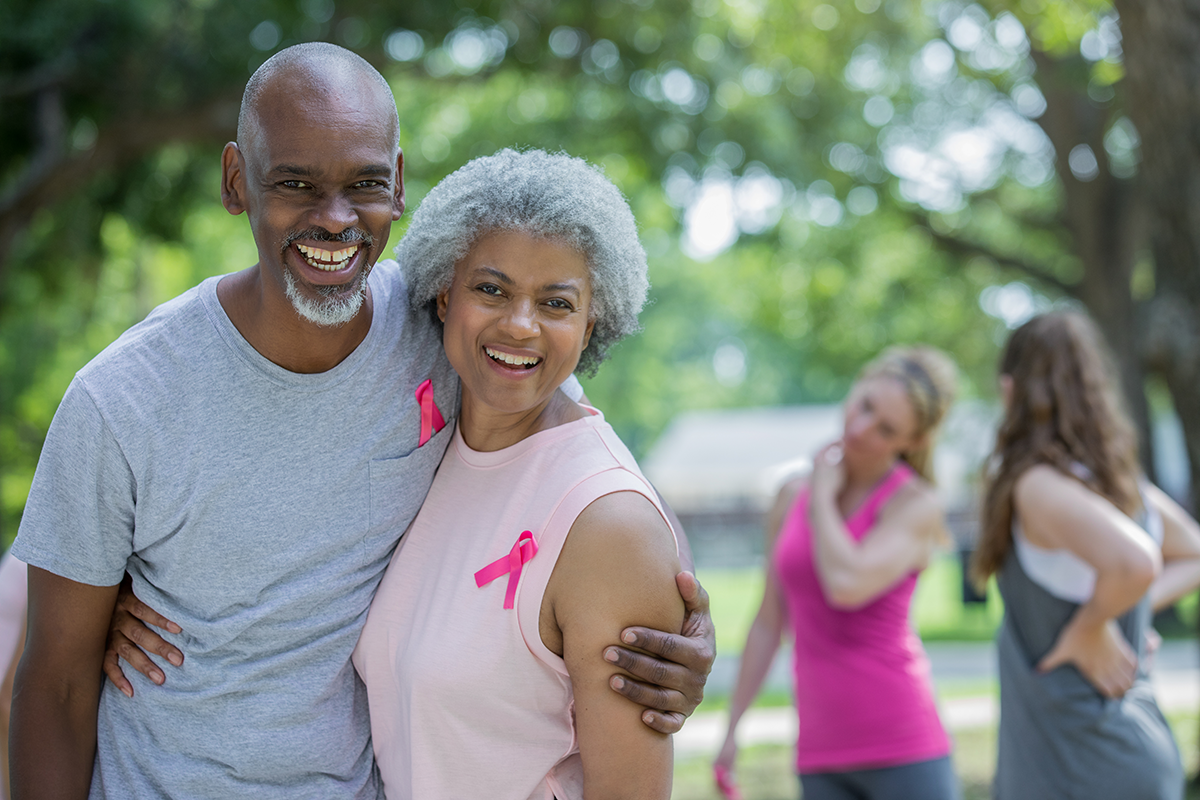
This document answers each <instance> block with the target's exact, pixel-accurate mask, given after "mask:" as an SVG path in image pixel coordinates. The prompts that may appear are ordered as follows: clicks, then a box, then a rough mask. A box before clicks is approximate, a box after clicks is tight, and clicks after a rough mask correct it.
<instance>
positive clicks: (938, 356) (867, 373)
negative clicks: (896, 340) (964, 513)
mask: <svg viewBox="0 0 1200 800" xmlns="http://www.w3.org/2000/svg"><path fill="white" fill-rule="evenodd" d="M881 377H883V378H891V379H893V380H896V381H899V382H900V383H901V385H902V386H904V391H905V394H907V395H908V401H909V402H910V403H912V407H913V412H914V413H915V415H916V417H917V430H916V432H915V433H914V434H913V435H914V436H916V437H918V438H921V440H922V443H921V446H920V447H917V448H914V449H913V450H909V451H907V452H904V453H901V455H900V457H901V458H903V459H904V460H905V461H906V462H908V465H909V466H910V467H912V468H913V471H915V472H916V473H917V474H918V475H920V476H921V477H922V478H924V479H925V480H927V481H929V482H930V483H933V482H934V481H933V445H934V441H935V440H936V438H937V428H938V426H939V425H941V424H942V420H943V419H945V417H946V411H948V410H949V408H950V406H951V405H952V404H953V403H954V395H955V390H956V389H957V386H958V370H957V369H956V368H955V366H954V362H953V361H952V360H951V359H950V357H949V356H948V355H946V354H945V353H943V352H942V351H941V350H938V349H937V348H936V347H930V346H928V345H914V346H911V347H889V348H888V349H887V350H884V351H883V353H882V354H880V355H879V357H877V358H876V359H875V360H874V361H872V362H871V363H869V364H867V365H866V366H865V367H863V370H862V372H861V373H860V374H859V376H858V379H859V380H860V381H861V380H866V379H868V378H881Z"/></svg>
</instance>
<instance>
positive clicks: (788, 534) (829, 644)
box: [773, 462, 950, 773]
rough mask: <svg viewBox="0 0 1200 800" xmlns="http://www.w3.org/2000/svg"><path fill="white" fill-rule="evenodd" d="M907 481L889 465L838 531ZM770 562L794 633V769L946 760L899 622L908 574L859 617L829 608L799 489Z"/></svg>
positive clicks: (870, 515) (866, 516)
mask: <svg viewBox="0 0 1200 800" xmlns="http://www.w3.org/2000/svg"><path fill="white" fill-rule="evenodd" d="M912 476H913V472H912V470H911V468H909V466H908V465H907V464H904V463H903V462H900V463H898V464H897V465H896V467H895V468H894V469H892V471H891V472H890V473H889V474H888V476H887V477H886V478H884V480H883V482H882V483H880V485H879V486H878V487H877V488H876V489H875V490H874V491H873V492H872V493H871V494H870V495H869V496H868V497H867V499H866V500H865V501H864V502H863V504H862V505H861V506H859V508H858V509H857V510H856V511H855V512H854V513H853V514H851V515H850V518H849V519H847V520H846V527H847V528H848V529H849V531H850V535H851V536H852V537H853V538H854V540H855V541H859V540H861V539H862V538H863V536H865V535H866V533H867V532H868V531H869V530H870V529H871V528H872V527H873V526H874V524H875V522H876V520H877V519H878V518H879V512H880V509H881V508H882V507H883V505H884V503H886V502H887V500H888V499H889V498H890V497H891V496H892V495H893V494H895V492H896V490H897V489H899V488H900V487H901V486H903V485H904V484H905V483H906V482H907V481H908V480H909V479H910V478H912ZM773 561H774V565H775V569H776V571H777V574H778V576H779V580H780V585H781V586H782V588H783V594H784V599H785V602H786V603H787V610H788V616H789V618H790V620H791V624H792V629H793V631H792V632H793V634H794V635H795V657H794V662H793V667H794V671H795V680H796V685H795V692H796V709H797V713H798V714H799V717H800V735H799V739H798V741H797V745H796V768H797V770H798V771H800V772H803V773H812V772H830V771H842V770H849V769H870V768H874V767H888V766H897V765H901V764H911V763H915V762H918V761H925V760H928V759H932V758H940V757H942V756H945V755H947V754H948V753H949V752H950V741H949V739H948V738H947V736H946V732H945V730H944V729H943V728H942V723H941V720H939V719H938V714H937V707H936V705H935V703H934V699H933V687H932V683H931V681H930V676H929V661H928V659H927V658H926V657H925V651H924V650H923V649H922V647H921V641H920V639H919V638H918V637H917V634H916V632H915V631H914V630H913V629H912V626H911V625H910V623H909V617H908V610H909V604H910V602H911V600H912V593H913V589H914V587H915V586H916V583H917V573H916V572H913V573H911V574H909V575H906V576H905V577H904V578H902V579H901V580H900V582H899V583H897V584H896V585H895V586H894V587H892V588H891V589H889V590H887V591H886V592H884V593H883V594H882V595H880V596H879V597H878V598H876V599H875V600H874V601H872V602H871V603H870V604H868V605H866V606H864V607H862V608H860V609H857V610H854V611H841V610H838V609H836V608H834V607H833V606H831V605H829V603H828V602H826V600H825V595H824V594H823V592H822V591H821V584H820V582H819V581H818V579H817V574H816V571H815V564H814V563H813V545H812V529H811V527H810V525H809V521H808V490H807V489H804V490H803V491H801V492H800V494H799V496H798V497H797V498H796V502H795V503H794V504H793V505H792V509H791V511H790V512H789V513H788V516H787V519H786V521H785V522H784V524H783V529H782V530H781V532H780V535H779V540H778V542H777V543H776V546H775V554H774V559H773Z"/></svg>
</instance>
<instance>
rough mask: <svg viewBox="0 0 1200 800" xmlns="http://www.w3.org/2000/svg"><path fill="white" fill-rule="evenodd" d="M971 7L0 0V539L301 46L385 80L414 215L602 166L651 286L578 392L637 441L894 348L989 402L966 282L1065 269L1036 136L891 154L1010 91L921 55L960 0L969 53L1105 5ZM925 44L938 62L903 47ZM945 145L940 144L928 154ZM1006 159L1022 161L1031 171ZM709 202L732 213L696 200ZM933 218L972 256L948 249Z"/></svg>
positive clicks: (1065, 42) (1072, 29)
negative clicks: (252, 97) (240, 124)
mask: <svg viewBox="0 0 1200 800" xmlns="http://www.w3.org/2000/svg"><path fill="white" fill-rule="evenodd" d="M987 9H988V11H987V13H984V12H983V11H982V10H981V8H980V7H979V6H975V5H967V4H965V3H960V2H956V1H954V0H949V1H947V2H921V1H920V0H882V2H881V0H856V2H854V3H850V2H836V3H832V2H820V0H740V1H738V2H733V1H732V0H599V2H586V3H585V2H574V1H572V2H560V3H548V2H543V1H542V0H528V1H527V2H511V1H507V0H469V1H468V0H463V1H462V2H459V3H457V4H454V3H447V2H434V1H433V0H417V1H415V2H406V3H389V4H378V3H374V2H367V0H339V2H336V3H335V2H333V0H299V2H292V1H285V0H273V1H272V0H238V1H237V2H235V1H234V0H172V1H171V2H156V1H152V0H132V1H122V2H117V0H13V2H8V3H5V4H3V5H2V6H0V86H3V87H4V91H3V92H0V97H2V98H3V100H2V101H0V102H3V103H4V106H3V109H4V113H0V375H2V376H3V381H2V384H0V502H2V504H3V505H2V515H0V542H6V541H8V540H10V539H11V537H12V536H13V535H14V533H15V524H16V521H17V519H18V516H19V513H20V508H21V506H22V504H23V498H24V493H25V491H26V490H27V487H28V483H29V480H30V477H31V475H32V471H33V466H34V464H35V462H36V456H37V451H38V448H39V446H40V443H41V440H42V438H43V437H44V434H45V430H46V427H47V425H48V420H49V418H50V415H51V413H52V410H53V408H54V407H55V404H56V402H57V399H58V398H59V397H60V396H61V393H62V391H63V389H64V388H65V385H66V383H67V381H68V380H69V379H70V376H71V374H73V372H74V370H76V369H77V368H78V367H79V366H81V365H82V364H83V363H84V362H85V361H86V360H87V359H88V358H89V357H90V356H91V355H93V354H94V353H95V352H97V351H98V350H99V349H101V348H102V347H103V346H104V345H106V344H107V343H108V342H109V341H111V340H112V339H113V338H114V337H115V336H116V335H117V333H118V332H119V331H120V330H122V329H123V328H125V327H127V326H128V325H129V324H132V323H133V322H135V321H136V320H138V319H140V318H141V317H142V316H144V314H145V313H146V311H147V310H148V309H150V308H151V307H153V305H154V304H156V303H158V302H161V301H162V300H164V299H166V298H167V297H170V296H171V295H173V294H175V293H177V292H179V291H180V290H182V289H183V288H184V287H186V286H188V285H191V284H193V283H195V282H196V281H198V280H199V279H201V278H202V277H204V276H206V275H210V274H216V273H220V272H226V271H232V270H236V269H240V268H243V267H245V266H248V265H249V264H251V263H253V260H254V257H255V256H254V251H253V246H252V243H251V242H250V241H249V236H248V233H247V231H246V228H245V224H244V222H242V221H241V220H235V219H231V218H229V217H228V216H227V215H225V214H224V212H223V211H222V210H221V209H220V207H219V205H218V196H217V191H216V190H217V187H218V181H219V176H218V172H217V169H216V167H217V162H218V154H219V151H220V147H221V145H222V143H223V142H224V141H226V140H228V139H229V138H232V136H233V135H234V125H235V122H236V109H237V104H238V100H239V98H240V93H241V89H242V86H243V85H244V83H245V80H246V78H247V77H248V76H249V74H250V72H251V71H252V70H253V69H254V68H255V67H257V66H258V65H259V64H260V63H261V62H262V61H263V60H264V59H265V58H266V57H268V56H269V55H270V53H272V52H275V51H276V50H278V49H279V48H281V47H284V46H287V45H289V44H292V43H294V42H298V41H305V40H313V39H324V40H328V41H334V42H338V43H341V44H344V45H346V46H348V47H351V48H352V49H354V50H356V51H357V52H360V53H362V54H363V55H364V56H365V57H367V58H368V59H369V60H371V61H372V62H373V63H375V64H376V65H378V66H379V67H380V69H381V71H382V72H383V73H384V74H385V76H386V77H387V78H388V79H389V80H390V81H391V82H392V85H393V87H394V88H395V93H396V99H397V105H398V108H399V112H400V117H401V142H402V146H403V147H404V151H405V155H406V183H407V188H408V200H409V206H410V207H415V206H416V205H417V204H418V203H419V202H420V199H421V198H422V197H423V196H424V194H425V193H426V192H427V191H428V189H429V187H430V186H432V185H433V184H434V183H435V182H436V181H437V180H439V179H440V178H441V177H442V176H444V175H445V174H446V173H448V172H449V171H451V170H452V169H454V168H455V167H457V166H458V165H460V164H462V163H463V162H465V161H466V160H467V159H469V158H471V157H474V156H478V155H481V154H485V153H490V152H493V151H494V150H495V149H496V148H499V147H503V146H522V147H525V146H527V147H544V148H548V149H553V150H558V149H562V150H566V151H568V152H571V153H573V154H577V155H581V156H584V157H586V158H588V159H590V160H592V161H594V162H596V163H599V164H602V165H603V166H604V168H605V169H606V171H607V173H608V174H609V175H610V177H612V178H613V180H614V181H615V182H616V183H617V184H618V185H619V186H620V187H621V189H622V190H623V191H624V192H625V194H626V196H627V197H628V198H629V200H630V203H631V205H632V206H633V208H634V211H635V214H636V215H637V218H638V220H639V222H640V225H641V230H642V239H643V243H644V244H645V246H646V247H647V250H648V252H649V254H650V261H651V270H652V273H651V280H652V284H653V289H652V305H651V306H649V307H648V309H647V310H646V311H645V312H644V315H643V324H644V328H645V331H644V333H643V334H642V335H640V336H639V337H636V338H634V339H632V340H630V341H628V342H625V343H622V344H621V345H620V346H618V348H617V349H616V350H615V352H614V357H613V359H612V361H611V362H610V363H609V364H606V365H605V366H604V367H603V368H602V369H601V371H600V374H599V375H598V376H597V377H596V378H595V379H594V380H591V381H589V382H588V384H587V387H586V389H587V392H588V394H589V397H591V399H592V400H593V401H594V402H596V403H597V405H599V406H600V407H602V408H604V409H605V412H606V414H607V415H608V417H609V418H610V419H611V420H612V421H613V422H614V424H615V425H616V426H617V428H618V430H619V431H620V432H621V433H622V435H623V436H625V437H626V439H627V441H628V442H629V443H630V445H631V447H632V449H633V450H634V451H635V453H642V452H644V451H645V449H646V448H647V447H649V446H650V444H652V442H653V441H654V439H655V437H656V436H657V435H658V433H659V432H660V431H661V430H662V429H663V427H664V426H665V425H666V424H667V423H668V422H669V420H670V419H671V418H672V417H673V416H674V415H675V414H676V413H678V411H680V410H681V409H684V408H697V407H733V406H743V405H772V404H779V403H800V402H812V401H820V402H826V401H830V400H835V399H837V398H838V397H840V396H841V395H842V394H843V393H844V392H845V390H846V388H847V387H848V385H849V383H850V381H851V380H852V378H853V376H854V374H855V372H856V371H857V369H858V368H859V367H860V366H861V365H862V364H863V363H864V362H865V361H866V360H867V359H868V358H870V357H871V356H873V355H874V354H875V353H876V352H877V351H878V350H879V349H881V348H882V347H884V346H886V345H888V344H891V343H901V342H912V341H918V340H919V341H928V342H931V343H933V344H935V345H939V346H941V347H943V348H944V349H946V350H948V351H950V352H951V353H953V354H954V355H955V357H956V358H957V359H958V361H959V362H960V365H961V366H962V367H963V370H964V376H965V383H966V386H965V389H966V393H967V394H968V395H969V394H979V393H988V392H990V391H991V385H992V376H991V369H992V364H993V362H994V353H995V347H996V338H997V337H998V336H999V335H1000V334H1001V333H1002V332H1003V330H1004V329H1003V326H1002V325H1001V324H1000V323H998V322H997V321H995V320H993V319H992V318H991V317H988V316H987V315H986V314H984V313H983V311H982V310H981V309H980V305H979V301H978V298H979V296H980V293H981V291H982V290H983V289H985V288H986V287H988V286H990V285H993V284H996V283H1004V282H1007V281H1011V280H1013V278H1014V277H1015V276H1016V274H1015V273H1014V272H1013V271H1012V269H1011V266H1008V265H1007V262H1006V261H1005V259H1006V258H1007V259H1009V261H1012V260H1020V261H1028V262H1033V263H1036V264H1038V265H1039V267H1040V268H1041V269H1043V270H1044V271H1045V272H1046V273H1047V274H1050V275H1053V276H1054V277H1056V278H1057V279H1059V280H1062V281H1070V280H1072V278H1073V276H1074V275H1076V274H1077V273H1078V264H1077V261H1076V260H1074V259H1073V257H1072V256H1071V255H1070V243H1069V241H1066V240H1065V237H1064V236H1063V235H1062V232H1061V227H1060V226H1059V223H1058V221H1057V218H1056V214H1057V209H1058V205H1059V198H1058V195H1057V193H1056V190H1055V186H1054V184H1053V182H1052V181H1051V180H1050V178H1052V173H1051V172H1050V171H1049V167H1047V166H1046V164H1048V163H1050V162H1049V161H1048V157H1047V155H1046V154H1045V153H1044V152H1039V153H1032V154H1031V153H1030V152H1025V151H1021V150H1020V148H1017V147H1015V146H1012V145H1004V146H1003V147H1002V148H1001V152H1000V155H999V156H998V157H997V160H996V163H995V165H994V166H993V168H992V170H991V173H989V174H988V175H986V176H984V177H983V178H980V179H979V180H977V181H976V182H975V183H971V182H969V181H967V182H964V181H963V180H962V179H961V178H960V177H955V176H953V175H951V176H950V177H948V178H947V179H946V181H944V182H943V183H944V186H943V189H944V191H943V192H942V194H941V195H939V198H940V199H936V201H935V200H931V199H930V196H928V191H927V189H922V188H921V186H920V180H918V179H917V178H914V177H913V176H912V175H909V174H907V173H905V172H904V171H903V170H901V169H899V168H898V167H897V166H896V165H895V163H893V161H894V155H895V153H896V152H898V151H899V150H900V149H903V147H908V148H909V150H910V151H920V152H925V153H934V154H935V155H936V152H935V151H937V150H938V148H939V147H940V140H941V137H943V136H944V135H945V133H946V131H947V130H952V129H953V130H958V129H964V130H965V129H969V128H971V127H972V126H977V125H980V124H983V123H982V122H981V121H983V120H986V119H987V118H988V114H990V113H994V111H995V109H996V108H997V107H998V105H997V104H999V105H1004V104H1006V103H1007V104H1009V105H1011V101H1010V99H1009V95H1010V93H1013V92H1015V91H1017V89H1018V87H1021V86H1025V85H1028V84H1029V83H1030V74H1031V69H1032V67H1031V64H1030V62H1029V60H1028V59H1027V58H1026V57H1025V56H1024V54H1023V52H1021V51H1020V46H1019V45H1016V46H1015V47H1016V49H1015V50H1014V51H1013V53H1015V55H1014V54H1013V53H1009V54H1008V55H1007V56H1005V57H1004V58H1001V59H999V60H993V61H988V60H987V59H983V58H982V57H980V56H979V52H981V51H969V50H966V49H961V50H960V49H955V48H952V47H950V46H949V45H947V43H946V39H947V37H949V38H950V39H951V40H953V39H954V37H953V36H950V34H949V33H948V31H949V30H951V29H952V27H953V25H954V24H955V22H956V21H957V20H959V19H961V18H969V19H970V20H974V21H975V23H974V24H977V25H978V26H980V29H981V30H983V31H984V32H985V37H984V38H985V39H986V41H987V42H992V41H993V40H994V39H995V38H996V36H997V35H998V34H997V33H996V31H997V30H998V28H997V25H998V24H999V23H998V22H997V20H999V19H1000V18H1001V17H1002V16H1003V15H1004V14H1006V13H1007V14H1010V15H1011V14H1015V15H1016V18H1019V19H1020V20H1021V21H1022V22H1023V23H1025V28H1026V29H1028V30H1030V31H1032V33H1031V34H1030V35H1031V36H1032V37H1033V38H1035V39H1036V40H1037V41H1038V42H1039V43H1041V44H1042V45H1043V46H1045V47H1047V48H1051V47H1059V44H1060V43H1061V47H1062V48H1068V46H1074V47H1076V49H1077V48H1078V42H1079V39H1080V37H1082V36H1083V34H1084V33H1086V32H1087V31H1088V30H1091V29H1093V28H1095V27H1096V26H1097V25H1098V24H1100V21H1102V20H1103V19H1105V18H1106V15H1108V14H1109V13H1110V12H1109V6H1108V5H1107V4H1106V3H1100V2H1098V1H1097V2H1094V1H1093V0H1053V1H1051V0H1021V2H1019V3H1018V2H1012V3H1007V2H1000V1H999V0H996V1H995V2H990V3H988V4H987ZM981 15H982V16H981ZM1089 26H1090V27H1089ZM1008 30H1009V31H1010V33H1011V26H1010V28H1009V29H1008ZM1021 35H1022V36H1023V35H1024V34H1021ZM987 37H992V38H990V39H988V38H987ZM1072 43H1074V44H1072ZM931 46H932V47H933V48H934V49H933V50H930V49H929V48H930V47H931ZM989 46H991V45H989ZM993 49H994V48H993ZM1068 49H1069V48H1068ZM947 52H948V53H949V55H950V62H949V64H948V66H947V69H946V71H943V72H936V71H933V72H931V71H930V69H929V68H928V67H927V66H922V65H923V64H925V63H926V62H927V61H929V58H930V53H933V55H934V56H938V55H939V54H942V55H944V54H945V53H947ZM1064 52H1065V50H1064ZM934 61H936V58H935V59H934ZM931 63H932V62H931ZM1113 63H1116V62H1112V61H1102V62H1099V63H1098V64H1097V65H1095V66H1094V69H1093V72H1094V75H1095V76H1098V77H1096V79H1097V80H1100V78H1101V77H1103V79H1104V80H1105V81H1109V82H1111V81H1113V80H1116V78H1115V77H1114V75H1113V74H1110V73H1112V64H1113ZM1104 65H1108V66H1104ZM1105 70H1108V71H1107V72H1105ZM1085 80H1087V78H1086V77H1085ZM1027 149H1028V148H1027ZM1052 155H1053V154H1051V156H1052ZM1039 159H1040V160H1039ZM1034 162H1036V164H1034ZM949 163H950V162H949V161H948V160H947V159H946V158H945V157H943V156H940V155H939V156H937V158H936V159H934V160H931V161H930V162H929V165H928V168H927V169H925V172H927V173H930V174H932V173H935V172H939V170H944V169H946V165H947V164H949ZM1030 164H1034V166H1035V167H1038V165H1041V166H1040V167H1038V168H1039V169H1041V170H1042V172H1041V173H1038V172H1037V170H1036V169H1034V171H1033V173H1036V174H1034V177H1033V178H1029V177H1028V175H1027V174H1026V173H1029V169H1030ZM1022 170H1025V173H1023V172H1022ZM919 172H921V170H918V173H919ZM939 174H940V173H939ZM1031 174H1032V173H1031ZM1022 175H1025V178H1024V179H1021V176H1022ZM917 177H918V178H919V177H920V176H919V175H918V176H917ZM706 192H708V193H711V192H718V193H719V192H726V193H727V194H729V193H732V195H733V196H735V197H736V198H738V200H737V204H736V205H729V206H728V207H727V211H726V212H724V213H719V214H717V215H715V216H712V215H710V217H708V218H704V219H701V218H700V217H698V216H696V215H695V212H696V208H697V206H698V205H699V203H700V201H701V200H702V199H703V198H704V197H706V196H708V195H706ZM922 192H926V194H922ZM697 220H700V221H697ZM404 226H405V222H404V221H403V220H402V221H401V222H400V223H399V224H398V225H397V226H396V228H395V229H394V230H393V232H392V241H393V242H395V241H397V240H398V239H399V237H400V236H401V235H402V233H403V229H404ZM722 226H725V227H726V228H729V232H727V233H728V235H727V236H726V239H725V240H723V241H722V242H719V243H718V246H714V247H712V248H710V249H709V250H708V251H705V252H698V251H697V248H696V246H695V239H696V234H697V233H701V234H703V233H706V232H707V233H711V232H712V230H715V229H717V228H721V227H722ZM948 236H953V237H959V238H964V239H969V240H970V241H972V242H973V243H974V244H976V245H978V248H976V249H977V252H972V253H963V252H961V251H955V250H947V249H946V248H945V247H943V246H941V244H940V238H944V237H948Z"/></svg>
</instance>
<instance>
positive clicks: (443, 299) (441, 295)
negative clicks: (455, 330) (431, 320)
mask: <svg viewBox="0 0 1200 800" xmlns="http://www.w3.org/2000/svg"><path fill="white" fill-rule="evenodd" d="M449 307H450V290H449V289H443V290H442V291H440V292H438V296H437V315H438V319H440V320H441V321H442V322H443V323H445V321H446V309H447V308H449Z"/></svg>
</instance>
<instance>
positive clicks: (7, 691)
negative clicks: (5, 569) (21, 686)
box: [0, 624, 25, 792]
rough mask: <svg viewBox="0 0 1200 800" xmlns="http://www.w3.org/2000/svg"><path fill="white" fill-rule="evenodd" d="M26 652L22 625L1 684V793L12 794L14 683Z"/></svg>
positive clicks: (23, 626)
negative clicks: (10, 755) (10, 734)
mask: <svg viewBox="0 0 1200 800" xmlns="http://www.w3.org/2000/svg"><path fill="white" fill-rule="evenodd" d="M24 651H25V625H24V624H22V625H21V633H20V636H18V637H17V647H16V652H14V653H13V657H12V660H11V662H10V663H9V664H8V666H7V668H6V669H5V675H4V682H3V684H0V792H10V791H11V790H10V789H9V788H8V787H9V785H10V784H9V768H8V744H9V742H8V730H9V724H10V722H11V720H12V693H13V681H14V680H15V679H16V673H17V663H18V662H19V661H20V660H21V654H22V653H23V652H24Z"/></svg>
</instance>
